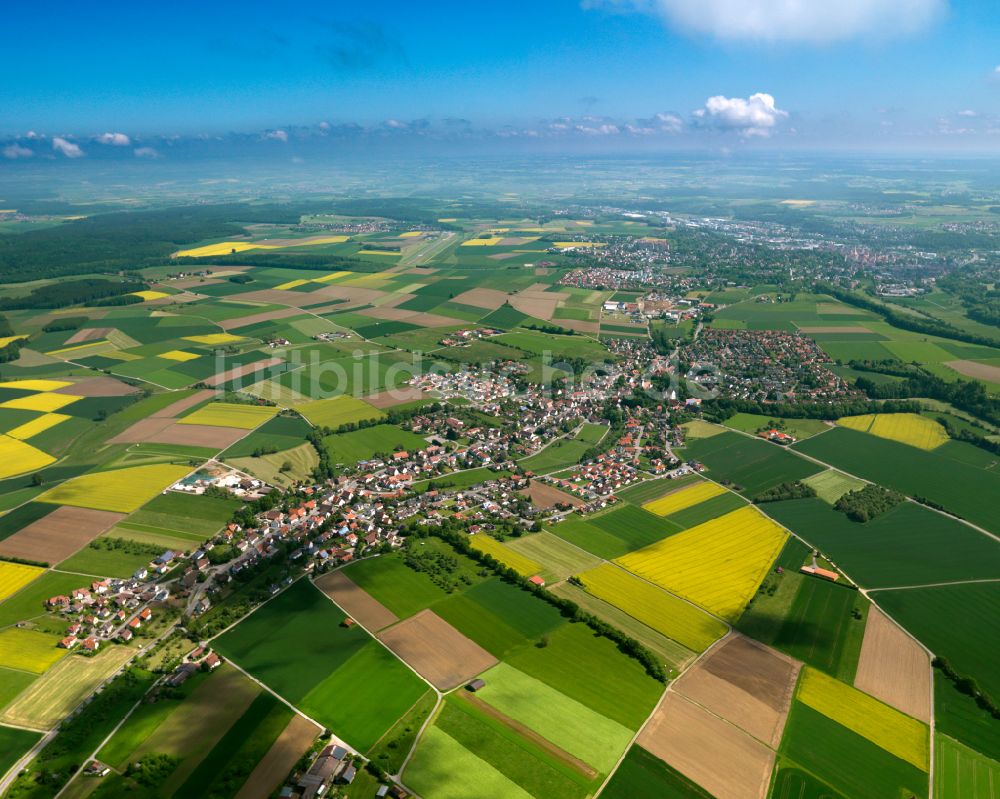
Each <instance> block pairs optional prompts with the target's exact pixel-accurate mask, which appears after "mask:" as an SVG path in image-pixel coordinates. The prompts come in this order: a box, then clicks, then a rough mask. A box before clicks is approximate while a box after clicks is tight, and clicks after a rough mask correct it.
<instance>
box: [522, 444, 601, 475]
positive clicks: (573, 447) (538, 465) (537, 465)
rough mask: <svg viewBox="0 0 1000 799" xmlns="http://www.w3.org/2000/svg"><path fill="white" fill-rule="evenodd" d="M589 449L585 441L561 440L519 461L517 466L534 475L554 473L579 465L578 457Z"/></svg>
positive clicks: (589, 445)
mask: <svg viewBox="0 0 1000 799" xmlns="http://www.w3.org/2000/svg"><path fill="white" fill-rule="evenodd" d="M590 447H591V444H588V443H587V442H586V441H579V440H577V439H572V438H570V439H566V438H561V439H558V440H556V441H553V442H552V443H551V444H549V445H548V446H547V447H545V449H543V450H542V451H541V452H538V453H536V454H534V455H532V456H531V457H528V458H524V459H523V460H521V461H519V465H520V466H521V468H522V469H524V470H525V471H529V472H534V473H535V474H548V473H549V472H556V471H559V470H560V469H565V468H566V467H567V466H573V465H575V464H577V463H579V461H580V456H581V455H583V453H584V452H586V451H587V450H588V449H590Z"/></svg>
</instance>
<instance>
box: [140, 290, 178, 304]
mask: <svg viewBox="0 0 1000 799" xmlns="http://www.w3.org/2000/svg"><path fill="white" fill-rule="evenodd" d="M132 295H133V296H135V297H142V298H143V299H144V300H145V301H146V302H149V301H150V300H162V299H163V298H164V297H169V296H170V295H169V294H167V292H165V291H133V292H132Z"/></svg>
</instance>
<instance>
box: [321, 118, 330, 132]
mask: <svg viewBox="0 0 1000 799" xmlns="http://www.w3.org/2000/svg"><path fill="white" fill-rule="evenodd" d="M319 129H320V130H329V129H330V123H329V122H326V121H325V120H324V121H323V122H320V123H319Z"/></svg>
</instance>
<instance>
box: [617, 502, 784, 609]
mask: <svg viewBox="0 0 1000 799" xmlns="http://www.w3.org/2000/svg"><path fill="white" fill-rule="evenodd" d="M787 538H788V534H787V533H786V532H785V531H784V530H783V529H782V528H781V527H779V526H778V525H777V524H775V523H774V522H772V521H771V520H770V519H768V518H767V517H766V516H764V514H762V513H761V512H760V511H758V510H757V509H756V508H754V507H746V508H740V509H739V510H735V511H733V512H732V513H727V514H726V515H725V516H720V517H719V518H717V519H712V520H711V521H708V522H705V523H704V524H699V525H698V526H697V527H692V528H691V529H690V530H685V531H684V532H682V533H677V534H676V535H672V536H670V537H669V538H665V539H663V540H662V541H658V542H657V543H655V544H651V545H650V546H648V547H645V548H643V549H640V550H638V551H637V552H632V553H630V554H628V555H623V556H622V557H620V558H618V559H617V560H616V563H619V564H621V565H622V566H624V567H625V568H626V569H628V570H629V571H630V572H633V573H635V574H637V575H639V576H640V577H645V578H646V579H647V580H649V581H650V582H652V583H656V584H657V585H660V586H662V587H664V588H666V589H667V590H668V591H673V592H674V593H675V594H677V595H678V596H682V597H684V598H685V599H689V600H691V601H692V602H694V603H695V604H697V605H700V606H701V607H703V608H706V609H708V610H710V611H712V612H713V613H714V614H715V615H717V616H720V617H722V618H724V619H729V620H735V619H736V618H737V617H738V616H739V615H740V613H742V612H743V609H744V607H746V603H747V601H748V600H749V599H750V597H752V596H753V594H754V592H755V591H756V590H757V586H759V585H760V583H761V580H763V579H764V575H765V574H767V570H768V569H769V568H770V567H771V564H772V563H773V562H774V559H775V558H776V557H777V556H778V553H779V552H780V551H781V547H782V546H783V545H784V543H785V540H786V539H787Z"/></svg>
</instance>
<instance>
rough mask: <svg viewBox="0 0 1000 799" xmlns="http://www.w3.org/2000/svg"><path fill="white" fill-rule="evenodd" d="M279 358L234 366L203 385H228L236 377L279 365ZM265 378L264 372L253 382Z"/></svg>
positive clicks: (207, 380) (208, 379) (210, 378)
mask: <svg viewBox="0 0 1000 799" xmlns="http://www.w3.org/2000/svg"><path fill="white" fill-rule="evenodd" d="M281 362H282V361H281V358H265V359H263V360H260V361H254V362H253V363H245V364H243V365H242V366H234V367H233V368H232V369H228V370H226V371H225V372H222V373H220V374H217V375H213V376H212V377H209V378H207V379H206V380H205V385H208V386H213V387H214V386H219V385H222V384H223V383H228V382H229V381H230V380H235V379H236V378H238V377H243V376H244V375H252V374H253V373H254V372H256V371H258V370H261V371H262V372H264V370H266V369H268V368H269V367H271V366H277V365H278V364H279V363H281ZM265 376H266V372H264V373H263V374H261V375H260V376H259V377H257V379H256V380H255V381H253V382H259V381H260V380H263V379H264V377H265Z"/></svg>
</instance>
